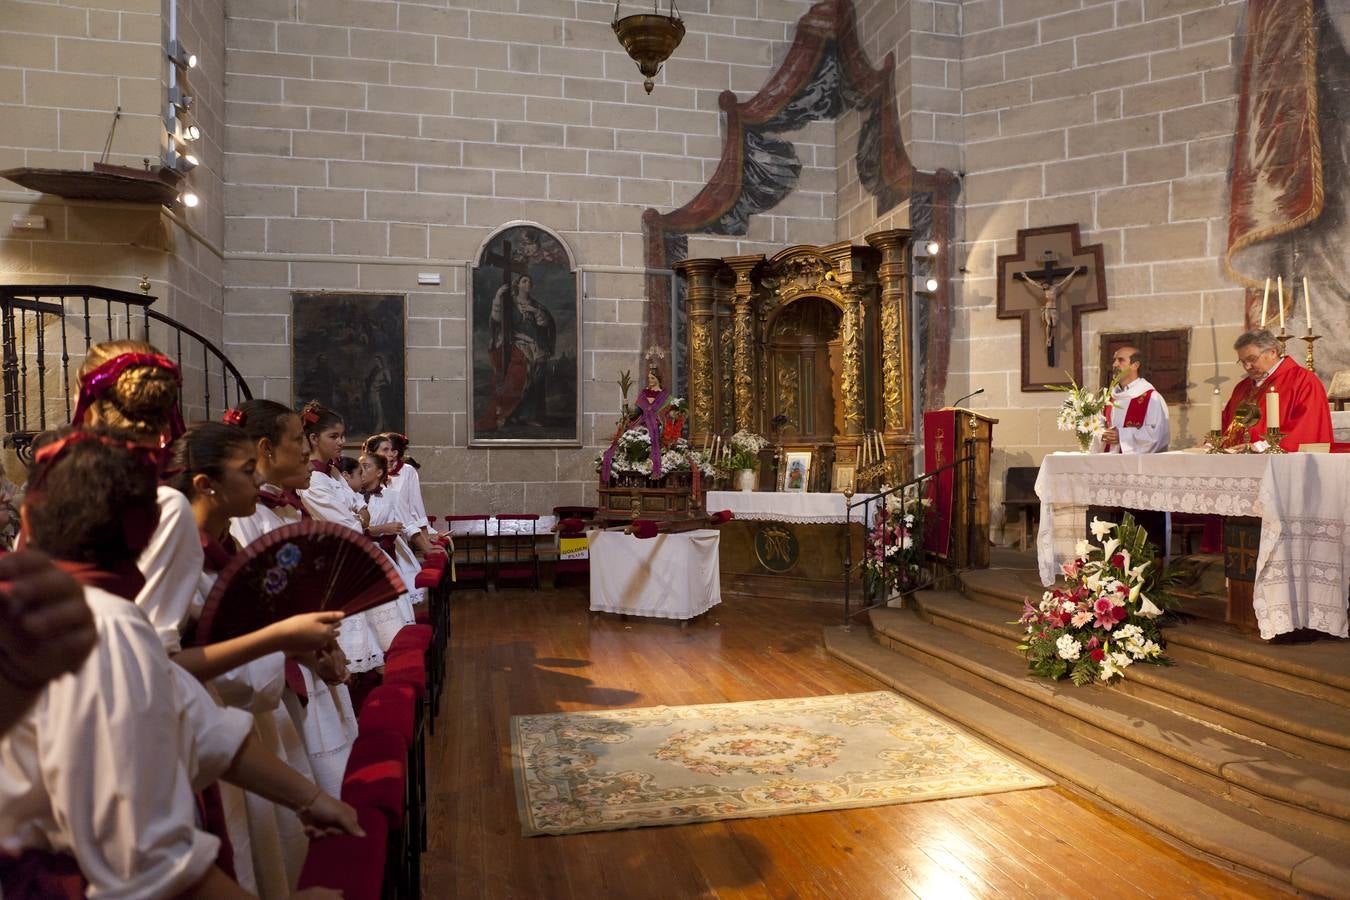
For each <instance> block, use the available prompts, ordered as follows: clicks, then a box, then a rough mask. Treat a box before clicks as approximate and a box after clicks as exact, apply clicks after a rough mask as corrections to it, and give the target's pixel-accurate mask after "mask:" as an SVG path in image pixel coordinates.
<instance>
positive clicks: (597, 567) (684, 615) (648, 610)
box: [586, 528, 722, 619]
mask: <svg viewBox="0 0 1350 900" xmlns="http://www.w3.org/2000/svg"><path fill="white" fill-rule="evenodd" d="M586 536H587V537H588V538H589V539H590V550H591V566H590V569H591V611H592V612H612V613H627V614H629V615H632V616H651V617H653V618H658V619H692V618H694V617H695V616H698V615H701V614H703V613H705V612H707V611H708V610H709V609H711V608H712V607H714V606H716V605H717V604H719V603H721V602H722V582H721V579H720V578H719V576H718V545H719V542H720V541H721V537H722V536H721V535H720V534H719V533H718V532H717V530H716V529H711V528H705V529H700V530H698V531H682V532H679V533H677V534H658V535H657V536H656V537H654V538H650V539H647V540H643V539H641V538H636V537H633V536H632V535H631V534H624V533H623V532H622V531H601V530H599V529H593V530H590V531H588V532H586Z"/></svg>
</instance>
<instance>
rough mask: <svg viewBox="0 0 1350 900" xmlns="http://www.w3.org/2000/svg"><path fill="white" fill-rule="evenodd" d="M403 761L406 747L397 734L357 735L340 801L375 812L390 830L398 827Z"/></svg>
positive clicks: (404, 791) (404, 771) (403, 787)
mask: <svg viewBox="0 0 1350 900" xmlns="http://www.w3.org/2000/svg"><path fill="white" fill-rule="evenodd" d="M366 705H367V706H369V705H370V701H369V700H367V701H366ZM407 762H408V748H407V746H406V745H405V744H404V743H403V740H402V739H401V738H400V737H399V736H398V735H396V734H394V733H392V732H389V731H372V732H369V733H367V734H358V735H357V737H356V742H355V743H354V744H352V752H351V756H349V757H348V758H347V772H346V774H345V775H343V777H342V799H343V800H345V801H346V802H348V803H350V804H351V805H352V806H355V807H358V808H360V807H362V806H366V807H370V808H372V809H378V810H379V811H380V812H382V813H383V814H384V817H385V821H386V822H387V824H388V825H389V827H390V828H399V827H401V825H402V822H403V801H404V798H405V797H406V796H407V788H406V785H405V783H404V782H405V780H406V779H407V777H408V765H407Z"/></svg>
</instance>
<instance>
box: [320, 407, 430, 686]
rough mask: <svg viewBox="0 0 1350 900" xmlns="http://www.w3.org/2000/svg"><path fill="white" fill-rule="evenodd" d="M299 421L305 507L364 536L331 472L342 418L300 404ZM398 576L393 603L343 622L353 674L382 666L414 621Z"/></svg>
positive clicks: (348, 498) (409, 599)
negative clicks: (305, 452)
mask: <svg viewBox="0 0 1350 900" xmlns="http://www.w3.org/2000/svg"><path fill="white" fill-rule="evenodd" d="M300 421H301V422H302V423H303V426H304V431H305V441H306V442H307V445H308V447H309V465H310V468H311V469H312V470H313V472H312V474H311V476H310V480H309V487H307V488H306V489H304V490H302V491H301V492H300V499H301V500H302V501H303V502H304V504H305V509H307V510H308V511H309V514H310V515H312V516H313V517H314V518H316V519H320V520H322V521H324V522H334V523H336V524H338V525H345V526H346V527H348V528H350V529H352V530H353V531H357V532H361V533H365V531H366V528H367V525H368V523H369V521H370V520H369V514H367V517H366V518H365V519H364V520H363V519H361V518H360V516H359V513H358V511H357V510H356V509H355V508H354V506H353V501H352V499H351V491H350V490H348V488H347V484H346V482H344V481H343V480H342V477H341V476H340V475H335V474H333V471H332V462H333V460H334V459H336V458H337V457H340V456H341V455H342V444H343V442H344V441H345V440H346V437H347V425H346V423H345V422H344V421H343V419H342V416H340V415H338V414H337V413H335V412H334V411H333V410H331V409H329V408H328V407H326V406H323V405H322V404H320V403H319V402H318V401H317V400H314V401H311V402H309V403H307V404H305V408H304V409H303V410H301V412H300ZM386 552H387V551H386ZM390 561H391V562H394V563H395V566H397V564H398V561H397V560H396V559H394V558H393V557H392V556H391V558H390ZM420 568H421V567H420V566H419V567H418V570H419V571H420ZM400 573H402V569H400ZM414 577H415V576H414ZM403 578H404V584H405V592H404V593H403V594H400V595H399V597H398V598H397V599H395V600H391V601H390V602H388V603H384V604H381V605H380V606H377V607H375V608H374V609H369V610H366V611H365V612H363V613H361V614H360V615H357V616H352V617H351V618H349V619H348V620H347V621H346V622H345V623H344V624H343V627H342V649H343V650H344V651H346V653H347V659H348V666H349V668H350V669H351V671H352V672H353V673H360V672H369V671H371V670H372V669H377V668H379V667H381V666H383V665H384V651H386V650H388V649H389V645H390V644H391V643H392V642H393V640H394V637H395V636H396V635H397V634H398V633H399V631H400V630H401V629H402V628H403V626H404V625H411V624H412V623H413V621H414V619H413V611H412V604H413V601H414V599H415V598H414V597H412V596H411V595H410V594H409V593H407V590H408V589H409V588H410V587H411V585H413V584H414V583H415V582H414V581H410V580H408V577H407V576H406V575H405V576H403Z"/></svg>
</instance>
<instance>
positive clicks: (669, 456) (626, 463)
mask: <svg viewBox="0 0 1350 900" xmlns="http://www.w3.org/2000/svg"><path fill="white" fill-rule="evenodd" d="M685 410H686V406H685V402H684V401H683V400H681V399H680V398H678V397H671V396H670V391H669V390H667V389H666V388H665V387H663V386H662V384H661V376H660V374H659V373H658V372H657V370H656V367H655V366H654V365H653V366H652V367H651V368H650V369H648V371H647V386H646V387H644V388H643V389H642V390H641V391H638V395H637V399H636V401H634V403H633V405H632V407H628V406H627V404H625V406H624V414H623V415H622V416H621V417H620V418H619V422H618V426H617V427H616V428H615V430H614V438H613V439H612V440H611V441H610V444H609V448H608V449H606V450H605V452H604V453H603V454H601V456H600V460H599V464H600V482H601V484H609V483H610V475H611V473H612V472H620V473H628V474H637V475H640V476H642V477H643V478H644V479H647V480H651V481H660V480H661V479H662V478H664V477H665V476H666V475H667V474H669V473H670V472H673V471H674V472H688V471H689V469H690V463H691V459H690V457H691V454H690V452H689V445H688V442H687V441H686V440H685V439H684V438H683V437H682V436H681V432H682V431H683V430H684V417H685Z"/></svg>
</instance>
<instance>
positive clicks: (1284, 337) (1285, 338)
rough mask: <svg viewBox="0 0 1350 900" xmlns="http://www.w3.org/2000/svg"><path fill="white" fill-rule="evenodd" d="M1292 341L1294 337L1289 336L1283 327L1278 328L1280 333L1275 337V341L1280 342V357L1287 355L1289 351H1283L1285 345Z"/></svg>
mask: <svg viewBox="0 0 1350 900" xmlns="http://www.w3.org/2000/svg"><path fill="white" fill-rule="evenodd" d="M1293 339H1294V336H1293V335H1292V334H1289V333H1288V332H1287V331H1285V330H1284V328H1283V327H1281V328H1280V333H1279V334H1277V335H1275V340H1277V341H1279V342H1280V356H1288V355H1289V351H1288V350H1286V349H1285V345H1286V344H1288V343H1289V342H1290V341H1291V340H1293Z"/></svg>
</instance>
